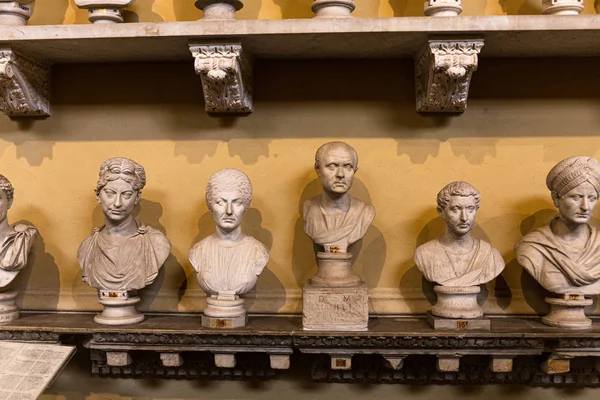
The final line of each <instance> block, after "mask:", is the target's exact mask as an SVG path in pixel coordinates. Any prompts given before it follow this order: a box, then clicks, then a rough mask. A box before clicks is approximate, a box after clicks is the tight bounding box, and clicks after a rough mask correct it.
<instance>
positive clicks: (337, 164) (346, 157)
mask: <svg viewBox="0 0 600 400" xmlns="http://www.w3.org/2000/svg"><path fill="white" fill-rule="evenodd" d="M357 170H358V155H357V154H356V150H354V148H353V147H352V146H350V145H348V144H347V143H344V142H329V143H325V144H324V145H322V146H321V147H319V149H318V150H317V153H316V155H315V171H316V172H317V175H318V176H319V179H320V181H321V186H322V187H323V193H322V194H321V195H319V196H316V197H313V198H312V199H310V200H307V201H306V202H305V203H304V207H303V217H304V232H305V233H306V234H307V235H308V236H309V237H310V238H311V239H312V240H313V242H315V243H316V244H317V245H320V246H323V248H324V250H325V252H331V253H345V252H347V250H348V246H350V245H352V244H353V243H355V242H357V241H358V240H360V239H361V238H362V237H363V236H364V235H365V233H366V231H367V229H368V228H369V226H370V225H371V223H372V222H373V219H374V218H375V208H374V207H373V206H371V205H367V204H365V203H363V202H362V201H360V200H358V199H355V198H354V197H352V196H350V194H348V191H349V190H350V188H351V187H352V182H353V180H354V173H355V172H356V171H357Z"/></svg>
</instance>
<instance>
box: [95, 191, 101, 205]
mask: <svg viewBox="0 0 600 400" xmlns="http://www.w3.org/2000/svg"><path fill="white" fill-rule="evenodd" d="M96 201H97V202H98V203H101V201H100V193H96Z"/></svg>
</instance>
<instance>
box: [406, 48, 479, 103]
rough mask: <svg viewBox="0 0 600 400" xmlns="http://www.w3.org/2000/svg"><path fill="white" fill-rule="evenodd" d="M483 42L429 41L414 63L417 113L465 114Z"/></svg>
mask: <svg viewBox="0 0 600 400" xmlns="http://www.w3.org/2000/svg"><path fill="white" fill-rule="evenodd" d="M482 47H483V39H471V40H462V39H460V40H429V41H428V43H427V47H426V48H425V51H424V52H423V53H422V54H421V56H420V57H419V58H418V59H417V61H416V64H415V76H416V97H417V111H419V112H463V111H465V109H466V108H467V97H468V95H469V85H470V83H471V76H472V75H473V71H475V70H477V56H478V54H479V52H480V51H481V48H482Z"/></svg>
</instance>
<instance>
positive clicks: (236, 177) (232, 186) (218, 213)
mask: <svg viewBox="0 0 600 400" xmlns="http://www.w3.org/2000/svg"><path fill="white" fill-rule="evenodd" d="M251 201H252V184H251V183H250V179H248V177H247V176H246V174H244V173H243V172H242V171H240V170H237V169H233V168H225V169H221V170H219V171H217V172H215V173H214V174H213V175H212V176H211V177H210V179H209V180H208V184H207V185H206V204H207V206H208V209H209V210H210V212H211V214H212V215H213V218H214V220H215V224H216V225H217V227H218V229H220V230H222V231H223V232H232V231H234V230H235V229H237V228H238V227H239V226H240V225H241V223H242V219H243V218H244V214H245V213H246V210H247V209H248V207H250V202H251Z"/></svg>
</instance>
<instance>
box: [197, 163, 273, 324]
mask: <svg viewBox="0 0 600 400" xmlns="http://www.w3.org/2000/svg"><path fill="white" fill-rule="evenodd" d="M251 201H252V184H251V183H250V179H248V177H247V176H246V174H244V173H243V172H242V171H239V170H237V169H231V168H226V169H221V170H219V171H217V172H215V173H214V174H213V175H212V176H211V178H210V179H209V181H208V184H207V186H206V204H207V206H208V208H209V210H210V212H211V214H212V216H213V219H214V221H215V232H214V233H213V234H212V235H210V236H208V237H206V238H204V239H202V240H201V241H200V242H198V243H196V244H195V245H194V246H193V247H192V249H191V250H190V254H189V260H190V262H191V264H192V266H193V267H194V270H195V271H196V274H197V279H198V283H199V284H200V287H201V288H202V290H204V291H205V292H206V294H207V295H208V297H207V300H206V301H207V307H206V308H205V310H204V315H203V325H205V326H208V327H227V328H229V327H239V326H244V325H245V323H246V310H245V308H244V307H243V304H244V300H243V299H240V297H239V296H240V295H243V294H246V293H248V292H249V291H250V290H252V288H254V285H255V284H256V281H257V280H258V276H259V275H260V273H261V272H262V271H263V269H264V268H265V266H266V265H267V261H268V260H269V252H268V250H267V249H266V248H265V246H264V245H263V244H262V243H261V242H259V241H258V240H256V239H254V238H253V237H251V236H248V235H245V234H244V233H243V232H242V226H241V224H242V220H243V218H244V215H245V213H246V210H248V208H249V207H250V202H251ZM217 320H219V321H217Z"/></svg>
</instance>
